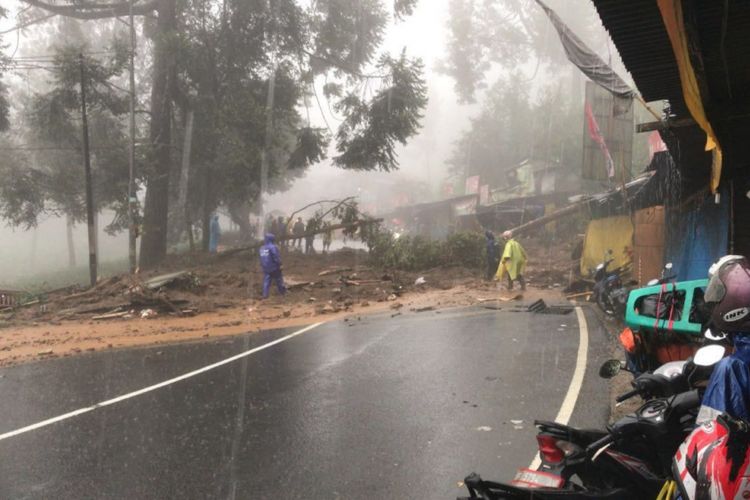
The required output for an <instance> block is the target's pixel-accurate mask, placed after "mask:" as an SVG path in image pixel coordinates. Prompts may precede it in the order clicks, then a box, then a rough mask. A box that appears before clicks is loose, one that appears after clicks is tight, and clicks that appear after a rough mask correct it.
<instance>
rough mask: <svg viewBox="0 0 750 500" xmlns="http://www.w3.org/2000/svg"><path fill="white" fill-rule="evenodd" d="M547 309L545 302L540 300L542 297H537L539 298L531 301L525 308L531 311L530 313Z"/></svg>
mask: <svg viewBox="0 0 750 500" xmlns="http://www.w3.org/2000/svg"><path fill="white" fill-rule="evenodd" d="M547 309H548V308H547V304H546V303H545V302H544V300H542V299H539V300H537V301H536V302H533V303H532V304H531V305H529V307H528V308H527V310H528V311H529V312H532V313H541V312H544V311H546V310H547Z"/></svg>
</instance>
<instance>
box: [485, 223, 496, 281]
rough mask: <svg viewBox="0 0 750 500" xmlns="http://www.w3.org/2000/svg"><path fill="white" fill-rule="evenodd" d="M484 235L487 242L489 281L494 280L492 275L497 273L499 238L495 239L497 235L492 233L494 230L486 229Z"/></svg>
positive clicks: (487, 277)
mask: <svg viewBox="0 0 750 500" xmlns="http://www.w3.org/2000/svg"><path fill="white" fill-rule="evenodd" d="M484 237H485V239H486V242H487V276H486V279H487V281H490V280H492V277H493V276H494V275H495V272H496V271H497V264H498V260H497V254H498V248H497V240H495V235H494V234H492V231H485V232H484Z"/></svg>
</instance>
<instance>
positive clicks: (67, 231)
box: [65, 216, 76, 269]
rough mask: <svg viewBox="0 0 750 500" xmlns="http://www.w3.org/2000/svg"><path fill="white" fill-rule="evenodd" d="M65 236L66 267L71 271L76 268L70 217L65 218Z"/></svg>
mask: <svg viewBox="0 0 750 500" xmlns="http://www.w3.org/2000/svg"><path fill="white" fill-rule="evenodd" d="M65 236H66V237H67V240H68V267H69V268H71V269H73V268H74V267H76V246H75V244H74V242H73V219H71V218H70V216H68V217H66V221H65Z"/></svg>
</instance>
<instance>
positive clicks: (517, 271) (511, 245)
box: [495, 231, 526, 290]
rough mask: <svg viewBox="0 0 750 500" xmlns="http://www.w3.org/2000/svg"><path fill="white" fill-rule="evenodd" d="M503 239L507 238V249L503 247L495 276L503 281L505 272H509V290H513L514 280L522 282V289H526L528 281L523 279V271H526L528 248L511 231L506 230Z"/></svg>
mask: <svg viewBox="0 0 750 500" xmlns="http://www.w3.org/2000/svg"><path fill="white" fill-rule="evenodd" d="M503 239H504V240H505V249H503V256H502V258H501V259H500V265H499V266H498V268H497V274H496V275H495V277H496V278H497V279H498V280H501V281H502V279H503V274H505V272H507V273H508V290H513V282H514V281H518V282H519V283H520V284H521V290H526V281H524V279H523V273H524V272H525V271H526V250H524V249H523V247H522V246H521V244H520V243H519V242H517V241H516V240H515V239H513V233H512V232H511V231H505V232H504V233H503Z"/></svg>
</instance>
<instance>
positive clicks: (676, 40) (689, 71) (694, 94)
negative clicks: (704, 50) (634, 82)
mask: <svg viewBox="0 0 750 500" xmlns="http://www.w3.org/2000/svg"><path fill="white" fill-rule="evenodd" d="M657 4H658V5H659V11H660V12H661V17H662V20H663V21H664V27H665V28H666V29H667V34H668V35H669V41H670V42H671V44H672V52H674V57H675V59H676V60H677V67H678V68H679V70H680V82H681V83H682V95H683V97H684V98H685V104H686V105H687V107H688V110H689V111H690V114H691V115H692V116H693V119H694V120H695V121H696V123H698V125H700V127H701V128H702V129H703V131H704V132H705V133H706V151H713V161H712V164H711V192H713V193H715V192H716V190H717V189H718V188H719V181H720V180H721V162H722V154H721V146H720V145H719V141H718V140H717V139H716V133H715V132H714V129H713V127H711V123H710V122H709V121H708V117H707V116H706V111H705V109H704V108H703V100H702V99H701V93H700V88H699V87H698V80H697V78H696V77H695V70H694V68H693V63H692V62H691V61H690V54H689V52H688V40H687V33H686V32H685V22H684V19H683V15H682V0H657Z"/></svg>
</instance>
